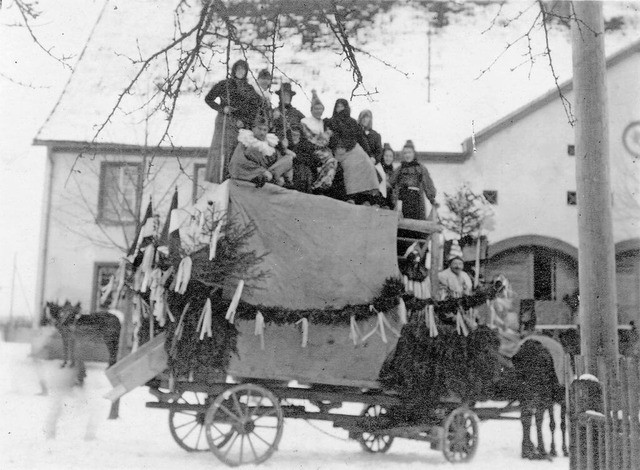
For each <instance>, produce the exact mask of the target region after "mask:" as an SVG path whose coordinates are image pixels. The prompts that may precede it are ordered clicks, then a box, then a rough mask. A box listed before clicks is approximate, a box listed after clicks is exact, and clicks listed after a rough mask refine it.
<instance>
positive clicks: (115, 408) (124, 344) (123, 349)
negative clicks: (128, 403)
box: [109, 293, 133, 419]
mask: <svg viewBox="0 0 640 470" xmlns="http://www.w3.org/2000/svg"><path fill="white" fill-rule="evenodd" d="M124 304H125V308H124V319H123V320H122V326H121V328H120V341H119V342H118V360H120V359H122V358H123V357H125V356H126V355H128V354H129V353H130V352H131V351H130V350H129V337H130V336H131V332H132V331H133V314H132V312H131V295H129V293H127V294H126V296H125V299H124ZM117 306H118V304H117V303H116V307H117ZM119 416H120V399H119V398H118V399H117V400H115V401H114V402H113V403H111V409H110V411H109V419H118V417H119Z"/></svg>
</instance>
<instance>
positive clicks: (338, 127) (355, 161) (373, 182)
mask: <svg viewBox="0 0 640 470" xmlns="http://www.w3.org/2000/svg"><path fill="white" fill-rule="evenodd" d="M325 127H326V128H327V129H328V130H330V131H331V138H330V140H329V148H330V149H331V150H332V151H333V154H334V156H335V158H336V160H337V161H338V163H339V164H340V167H341V168H342V173H343V181H344V183H343V184H344V193H345V197H346V200H347V201H351V202H354V203H356V204H376V203H377V202H378V199H379V198H380V192H379V191H378V175H377V173H376V170H375V167H374V164H373V162H372V161H371V159H370V158H369V155H368V152H369V144H368V142H367V139H366V138H365V135H364V132H363V131H362V129H361V127H360V126H359V125H358V123H357V122H356V120H355V119H353V118H352V117H351V109H350V107H349V102H348V101H347V100H345V99H342V98H341V99H338V100H337V101H336V104H335V106H334V108H333V115H332V116H331V118H329V119H328V120H327V121H326V122H325ZM339 181H340V180H339V175H338V173H336V178H335V179H334V185H335V184H336V183H337V182H339Z"/></svg>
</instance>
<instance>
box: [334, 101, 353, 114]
mask: <svg viewBox="0 0 640 470" xmlns="http://www.w3.org/2000/svg"><path fill="white" fill-rule="evenodd" d="M338 104H342V105H343V106H344V109H343V110H342V111H340V113H338V112H336V108H337V107H338ZM338 114H339V115H340V116H341V117H349V116H351V108H350V107H349V102H348V101H347V100H345V99H344V98H338V99H337V100H336V104H335V105H334V106H333V116H334V117H335V116H337V115H338Z"/></svg>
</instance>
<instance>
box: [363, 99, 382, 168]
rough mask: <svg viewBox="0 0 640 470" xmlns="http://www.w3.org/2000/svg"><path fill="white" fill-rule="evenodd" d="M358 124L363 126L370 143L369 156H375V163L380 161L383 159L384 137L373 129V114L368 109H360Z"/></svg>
mask: <svg viewBox="0 0 640 470" xmlns="http://www.w3.org/2000/svg"><path fill="white" fill-rule="evenodd" d="M358 124H360V127H362V130H363V132H364V136H365V137H366V139H367V143H368V144H369V156H370V157H371V158H373V159H374V160H375V161H374V164H376V163H380V161H381V159H382V137H381V136H380V134H379V133H377V132H376V131H374V130H373V114H372V113H371V111H369V110H368V109H365V110H363V111H360V114H359V115H358Z"/></svg>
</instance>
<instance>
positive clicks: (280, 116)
mask: <svg viewBox="0 0 640 470" xmlns="http://www.w3.org/2000/svg"><path fill="white" fill-rule="evenodd" d="M295 94H296V92H295V91H293V90H292V89H291V83H288V82H285V83H283V84H282V85H281V86H280V89H279V90H278V91H276V95H278V97H279V98H280V103H279V104H278V107H277V108H276V109H275V110H274V111H273V119H274V122H273V125H274V132H275V134H276V135H277V136H278V138H279V139H280V141H281V142H282V144H283V145H284V147H285V148H288V147H289V143H290V142H291V126H293V125H296V126H299V125H300V121H301V120H302V119H303V118H304V114H302V113H301V112H300V111H299V110H298V109H296V108H294V107H293V105H292V104H291V100H292V99H293V97H294V96H295Z"/></svg>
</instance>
